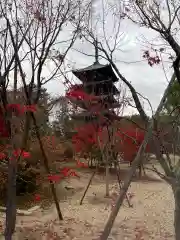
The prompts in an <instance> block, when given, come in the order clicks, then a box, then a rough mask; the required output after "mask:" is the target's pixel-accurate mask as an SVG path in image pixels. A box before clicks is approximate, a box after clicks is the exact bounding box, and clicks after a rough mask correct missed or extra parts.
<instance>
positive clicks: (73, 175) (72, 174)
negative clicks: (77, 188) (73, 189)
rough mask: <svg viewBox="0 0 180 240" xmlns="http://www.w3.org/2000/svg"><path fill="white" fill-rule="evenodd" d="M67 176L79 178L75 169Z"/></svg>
mask: <svg viewBox="0 0 180 240" xmlns="http://www.w3.org/2000/svg"><path fill="white" fill-rule="evenodd" d="M69 176H71V177H78V178H80V177H79V175H78V174H77V173H76V172H75V171H72V172H70V174H69Z"/></svg>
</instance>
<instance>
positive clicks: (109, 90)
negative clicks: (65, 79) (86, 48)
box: [67, 45, 120, 125]
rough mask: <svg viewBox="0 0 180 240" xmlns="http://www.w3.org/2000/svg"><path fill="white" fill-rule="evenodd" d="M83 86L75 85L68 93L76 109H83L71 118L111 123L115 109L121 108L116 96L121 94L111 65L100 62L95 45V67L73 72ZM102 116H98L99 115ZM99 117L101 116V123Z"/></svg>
mask: <svg viewBox="0 0 180 240" xmlns="http://www.w3.org/2000/svg"><path fill="white" fill-rule="evenodd" d="M72 73H73V74H74V76H76V77H77V78H78V79H79V80H80V81H81V84H77V85H75V86H74V87H73V88H72V89H71V90H70V91H69V92H68V93H67V97H68V98H69V100H70V101H71V103H73V104H74V105H75V106H76V107H79V108H80V109H81V112H80V113H77V114H73V115H72V116H71V117H72V118H73V119H77V120H83V121H84V122H91V121H93V122H94V121H96V122H97V121H98V123H99V124H100V125H101V124H105V122H102V115H103V116H104V118H103V119H106V123H107V122H109V123H110V122H111V121H112V120H113V119H114V117H115V116H116V114H115V112H114V109H115V108H117V107H119V106H120V105H119V103H118V102H117V100H116V99H115V96H116V95H117V94H119V91H118V89H117V88H116V86H115V85H114V84H115V83H116V82H117V81H118V78H117V77H116V75H115V73H114V72H113V69H112V67H111V65H110V64H107V65H102V64H100V63H99V61H98V49H97V47H96V45H95V62H94V64H93V65H91V66H88V67H86V68H83V69H79V70H74V71H72ZM99 112H100V113H101V114H98V113H99ZM98 116H101V121H100V119H99V117H98Z"/></svg>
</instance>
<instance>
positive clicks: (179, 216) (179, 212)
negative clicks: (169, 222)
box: [172, 184, 180, 240]
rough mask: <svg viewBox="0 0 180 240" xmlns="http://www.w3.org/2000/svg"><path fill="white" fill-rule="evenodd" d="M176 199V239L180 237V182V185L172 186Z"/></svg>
mask: <svg viewBox="0 0 180 240" xmlns="http://www.w3.org/2000/svg"><path fill="white" fill-rule="evenodd" d="M172 190H173V194H174V201H175V209H174V230H175V239H176V240H179V239H180V184H179V186H175V187H172Z"/></svg>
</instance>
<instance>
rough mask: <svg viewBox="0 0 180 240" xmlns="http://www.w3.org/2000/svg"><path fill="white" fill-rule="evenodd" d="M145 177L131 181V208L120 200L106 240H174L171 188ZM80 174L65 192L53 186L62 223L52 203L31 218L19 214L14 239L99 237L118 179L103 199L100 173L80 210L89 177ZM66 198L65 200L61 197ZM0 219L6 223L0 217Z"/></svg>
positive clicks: (110, 207)
mask: <svg viewBox="0 0 180 240" xmlns="http://www.w3.org/2000/svg"><path fill="white" fill-rule="evenodd" d="M125 174H126V171H124V173H123V172H122V173H121V176H122V178H123V177H124V175H125ZM147 175H148V177H144V178H142V179H141V180H138V181H133V182H132V184H131V187H130V189H129V192H128V194H129V197H131V203H132V204H133V207H128V204H127V201H126V200H125V201H124V204H123V207H122V208H121V209H120V211H119V214H118V216H117V218H116V221H115V223H114V226H113V229H112V231H111V235H110V236H109V238H108V239H109V240H110V239H111V240H116V239H117V240H125V239H127V240H150V239H155V240H172V239H174V232H173V208H174V201H173V196H172V192H171V189H170V187H169V186H168V185H167V184H166V183H164V182H163V181H161V180H160V179H158V178H157V177H156V176H155V175H153V174H152V173H149V172H148V173H147ZM80 176H81V178H80V180H78V179H73V178H71V179H70V180H68V181H67V182H66V183H64V184H63V185H64V186H65V185H66V186H68V187H70V189H68V190H63V191H64V192H63V193H62V189H64V186H62V185H61V186H58V187H57V191H58V192H59V193H61V199H62V200H61V203H60V204H61V210H62V212H63V215H64V221H63V222H61V223H59V221H58V220H57V214H56V209H55V207H54V205H53V206H51V208H49V209H46V210H39V211H37V212H35V213H34V214H33V215H32V216H28V217H27V216H26V217H23V216H21V217H20V216H19V217H18V218H17V229H16V234H15V236H14V239H18V240H21V239H27V240H35V239H38V240H39V239H42V240H58V239H64V240H68V239H69V240H70V239H74V240H75V239H76V240H95V239H98V237H99V235H100V233H101V231H102V230H103V228H104V225H105V223H106V221H107V219H108V216H109V214H110V211H111V209H112V207H113V203H114V201H115V198H116V196H117V194H118V191H119V190H118V184H117V180H116V177H115V176H111V185H110V189H111V198H105V197H104V195H105V184H104V183H105V179H104V175H103V174H101V175H96V176H95V178H94V180H93V183H92V185H91V186H90V189H89V190H88V192H87V195H86V197H85V199H84V202H83V204H82V205H81V206H80V204H79V201H80V199H81V197H82V195H83V191H84V186H85V185H86V184H87V183H88V179H89V177H90V176H91V173H90V172H83V173H80ZM64 194H65V195H66V197H65V198H64V199H63V198H62V195H64ZM1 221H2V222H3V221H4V215H3V214H1ZM2 239H3V238H2Z"/></svg>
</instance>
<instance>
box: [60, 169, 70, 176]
mask: <svg viewBox="0 0 180 240" xmlns="http://www.w3.org/2000/svg"><path fill="white" fill-rule="evenodd" d="M70 170H71V169H70V168H68V167H65V168H63V169H62V170H61V173H62V174H63V176H64V177H68V176H69V172H70Z"/></svg>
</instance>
